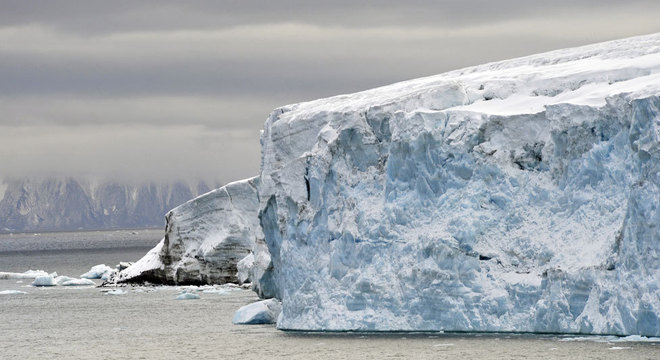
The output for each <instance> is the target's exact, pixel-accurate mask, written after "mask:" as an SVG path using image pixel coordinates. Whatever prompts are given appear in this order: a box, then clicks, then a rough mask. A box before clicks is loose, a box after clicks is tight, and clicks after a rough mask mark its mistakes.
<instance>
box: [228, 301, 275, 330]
mask: <svg viewBox="0 0 660 360" xmlns="http://www.w3.org/2000/svg"><path fill="white" fill-rule="evenodd" d="M281 311H282V304H281V303H280V302H279V301H277V300H276V299H268V300H263V301H258V302H255V303H252V304H249V305H245V306H243V307H242V308H240V309H238V310H237V311H236V313H235V314H234V318H233V319H232V320H231V322H233V323H234V324H237V325H255V324H274V323H275V322H276V321H277V317H278V316H279V315H280V312H281Z"/></svg>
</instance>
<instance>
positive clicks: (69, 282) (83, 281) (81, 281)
mask: <svg viewBox="0 0 660 360" xmlns="http://www.w3.org/2000/svg"><path fill="white" fill-rule="evenodd" d="M59 285H62V286H96V283H95V282H94V281H92V280H90V279H70V280H67V281H63V282H62V283H61V284H59Z"/></svg>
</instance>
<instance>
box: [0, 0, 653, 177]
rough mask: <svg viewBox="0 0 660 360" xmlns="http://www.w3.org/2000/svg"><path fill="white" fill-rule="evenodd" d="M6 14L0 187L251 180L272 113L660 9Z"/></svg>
mask: <svg viewBox="0 0 660 360" xmlns="http://www.w3.org/2000/svg"><path fill="white" fill-rule="evenodd" d="M310 4H311V3H309V2H302V1H292V0H291V1H278V2H255V1H222V2H217V1H187V2H179V1H141V2H131V1H118V2H107V1H85V2H79V1H43V2H25V1H5V2H3V6H2V7H3V9H2V10H3V11H0V79H2V81H0V155H1V156H0V169H1V170H0V171H1V173H0V178H2V177H16V176H23V175H26V174H48V173H58V174H83V175H89V176H103V177H108V176H114V177H126V178H131V179H136V178H137V179H145V180H158V179H161V180H167V181H169V180H173V179H179V178H183V179H186V178H193V177H201V178H203V179H213V180H221V181H230V180H233V179H238V178H242V177H247V176H251V175H253V174H256V173H257V171H258V167H259V141H258V137H259V130H260V129H261V126H262V124H263V121H264V119H265V118H266V117H267V115H268V113H269V112H270V111H271V110H272V109H273V108H275V107H277V106H279V105H284V104H287V103H292V102H300V101H305V100H311V99H315V98H319V97H324V96H331V95H334V94H338V93H347V92H353V91H359V90H363V89H367V88H371V87H374V86H380V85H386V84H388V83H392V82H396V81H400V80H405V79H410V78H415V77H419V76H426V75H432V74H436V73H440V72H444V71H447V70H450V69H455V68H460V67H464V66H468V65H473V64H478V63H483V62H487V61H494V60H499V59H505V58H510V57H515V56H522V55H526V54H532V53H536V52H540V51H545V50H551V49H555V48H561V47H567V46H574V45H581V44H586V43H590V42H596V41H602V40H608V39H614V38H620V37H625V36H632V35H636V34H643V33H650V32H657V31H660V23H658V21H657V17H656V16H655V14H658V13H660V4H659V3H658V2H657V1H630V2H627V3H625V4H623V5H622V4H621V3H620V2H618V1H563V0H561V1H554V2H548V3H547V4H538V3H537V2H530V1H518V0H516V1H507V2H493V1H441V2H430V1H407V2H400V1H397V2H394V1H379V2H369V1H367V2H360V3H359V4H354V2H348V1H334V2H324V3H322V4H318V3H314V4H313V6H312V5H310Z"/></svg>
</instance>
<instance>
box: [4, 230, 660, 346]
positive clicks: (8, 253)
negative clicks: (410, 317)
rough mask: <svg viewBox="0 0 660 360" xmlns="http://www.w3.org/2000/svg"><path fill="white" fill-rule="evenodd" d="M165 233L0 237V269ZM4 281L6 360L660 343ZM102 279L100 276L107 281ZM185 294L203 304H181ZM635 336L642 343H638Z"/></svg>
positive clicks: (216, 290)
mask: <svg viewBox="0 0 660 360" xmlns="http://www.w3.org/2000/svg"><path fill="white" fill-rule="evenodd" d="M161 235H162V231H160V230H122V231H105V232H79V233H52V234H38V235H35V234H21V235H13V236H9V235H0V271H2V272H23V271H26V270H28V269H42V270H45V271H48V272H53V271H57V272H58V273H59V274H60V275H67V276H72V277H77V276H79V275H80V274H82V273H84V272H86V271H87V270H89V268H90V267H92V266H93V265H96V264H100V263H105V264H106V265H110V266H114V265H115V264H116V263H118V262H119V261H135V260H137V259H138V258H139V257H141V256H142V255H144V253H146V251H147V250H149V249H150V248H151V247H152V246H153V245H155V244H156V243H157V242H158V241H159V239H160V237H161ZM30 282H31V280H23V282H17V280H0V291H3V290H19V291H24V292H26V294H18V295H0V334H1V335H2V336H0V359H186V358H199V359H228V358H236V359H253V358H254V359H265V358H283V359H310V358H311V359H314V358H317V359H395V358H396V359H518V358H526V359H660V341H652V340H653V339H650V340H651V341H649V340H648V339H647V340H646V341H630V340H631V339H621V338H617V337H603V336H601V337H594V336H591V337H581V336H580V337H578V336H560V335H532V334H451V333H391V334H364V333H330V334H327V333H289V332H282V331H278V330H276V329H275V327H274V326H272V325H258V326H238V325H233V324H232V323H231V318H232V316H233V314H234V311H236V310H237V309H238V308H240V307H241V306H243V305H245V304H248V303H250V302H252V301H256V300H257V297H256V296H255V294H254V293H253V292H251V291H249V290H245V289H241V288H238V287H235V286H214V287H175V286H171V287H163V286H159V287H123V288H119V289H115V290H119V292H121V294H119V295H111V294H109V291H110V290H113V289H108V288H98V287H83V288H68V287H51V288H35V287H32V286H30V285H29V284H30ZM99 283H100V282H99ZM182 291H191V292H196V293H197V294H199V295H200V299H199V300H175V298H176V296H177V295H178V294H179V293H180V292H182ZM633 340H634V339H633Z"/></svg>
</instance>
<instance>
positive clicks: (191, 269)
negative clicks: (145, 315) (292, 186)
mask: <svg viewBox="0 0 660 360" xmlns="http://www.w3.org/2000/svg"><path fill="white" fill-rule="evenodd" d="M257 185H258V178H250V179H246V180H241V181H236V182H233V183H230V184H228V185H225V186H223V187H221V188H219V189H216V190H213V191H210V192H208V193H206V194H204V195H201V196H199V197H197V198H195V199H193V200H190V201H188V202H186V203H185V204H183V205H181V206H178V207H176V208H174V209H173V210H171V211H170V212H169V213H168V214H167V216H166V218H167V226H166V233H165V238H164V239H163V240H162V241H161V242H160V243H159V244H158V245H157V246H156V247H155V248H154V249H152V250H151V251H149V253H147V254H146V255H145V256H144V257H143V258H142V259H140V260H139V261H138V262H136V263H135V264H133V265H131V266H130V267H128V268H126V269H125V270H123V271H121V272H120V273H119V274H118V275H117V276H115V277H113V278H112V279H111V280H112V281H117V282H120V283H122V282H131V283H136V282H138V283H139V282H144V281H148V282H151V283H161V284H222V283H226V282H237V270H236V264H237V263H238V262H239V261H240V260H241V259H243V258H244V257H245V256H247V255H248V254H249V253H250V251H252V247H253V245H254V242H255V232H256V231H257V230H258V228H259V223H258V217H257V211H258V209H259V203H258V200H257Z"/></svg>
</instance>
